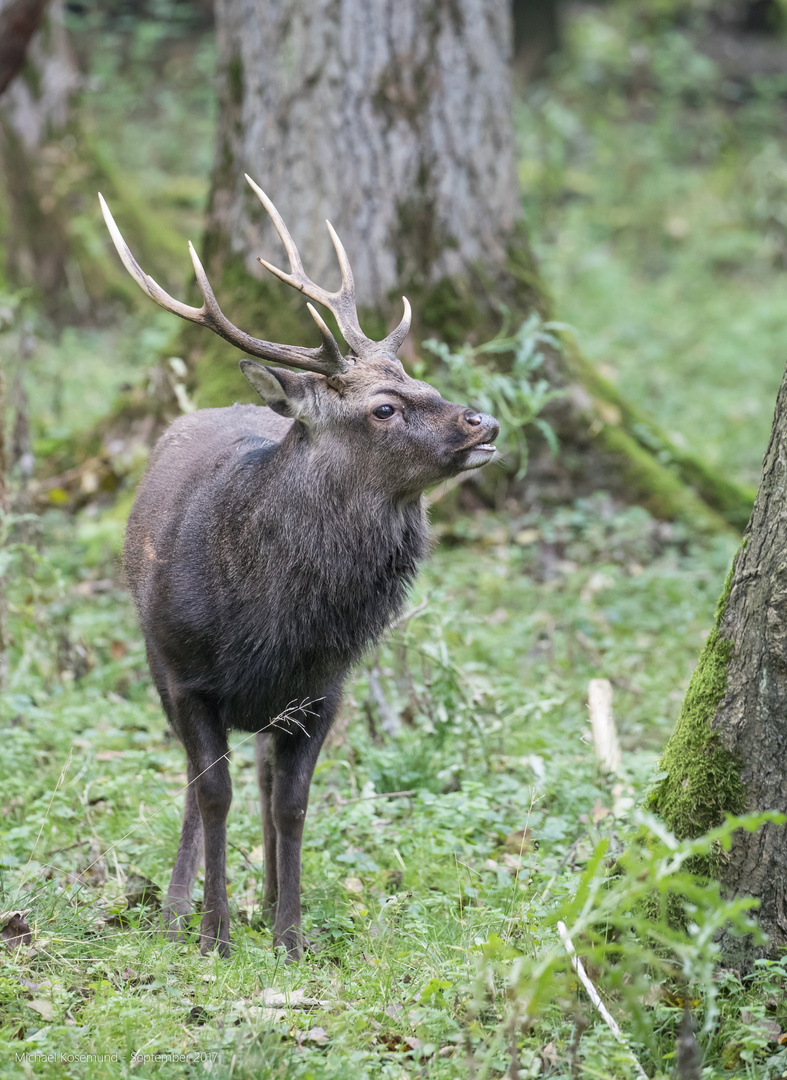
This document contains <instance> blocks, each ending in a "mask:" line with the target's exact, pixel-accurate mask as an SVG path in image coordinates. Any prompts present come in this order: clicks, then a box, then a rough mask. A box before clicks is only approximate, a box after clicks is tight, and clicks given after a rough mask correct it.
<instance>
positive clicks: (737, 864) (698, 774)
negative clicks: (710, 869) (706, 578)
mask: <svg viewBox="0 0 787 1080" xmlns="http://www.w3.org/2000/svg"><path fill="white" fill-rule="evenodd" d="M785 552H787V374H786V375H785V377H784V379H783V381H782V385H781V388H780V390H779V395H778V398H777V400H776V411H775V414H774V419H773V428H772V431H771V438H770V443H769V445H768V449H767V451H766V453H765V458H764V461H763V471H762V481H761V484H760V489H759V492H758V494H757V498H756V500H755V503H754V510H753V511H752V515H751V519H750V521H749V524H748V526H747V528H746V532H745V534H744V540H743V544H742V546H741V548H740V550H739V551H738V554H737V555H736V557H735V561H734V563H733V566H732V569H731V571H730V576H729V578H728V581H727V585H726V587H725V590H724V593H723V594H722V597H721V599H720V601H719V606H718V610H717V616H716V622H715V625H714V627H713V629H712V631H711V633H710V635H709V637H708V640H707V642H706V645H705V648H704V649H703V652H702V655H701V656H700V660H699V663H698V665H697V669H696V671H695V672H694V675H693V677H692V679H691V682H690V684H689V688H688V692H687V694H686V698H685V701H684V703H683V708H682V710H681V713H680V716H679V718H678V723H677V726H676V728H675V732H674V733H673V735H672V738H671V739H670V741H669V743H668V744H667V748H666V750H665V753H664V757H663V760H662V769H663V771H664V772H666V774H667V775H666V777H665V778H664V779H662V780H661V782H660V783H659V784H658V786H657V788H656V789H655V791H654V794H653V802H654V806H655V808H656V810H657V811H658V812H659V813H660V814H661V816H662V817H663V818H664V819H665V820H666V822H667V824H669V825H670V827H671V828H672V829H673V830H674V831H675V832H676V834H677V835H678V836H679V837H687V836H698V835H700V834H701V833H703V832H705V831H706V830H707V829H709V828H712V827H713V826H715V825H718V824H721V823H722V821H723V820H724V815H725V813H731V814H737V813H741V812H743V811H748V810H750V811H765V810H775V811H779V812H782V813H787V769H786V768H785V762H786V761H787V557H785ZM716 870H717V873H718V876H719V878H720V880H721V881H722V883H723V884H724V885H725V887H726V888H727V890H728V891H729V893H730V894H731V895H736V894H738V893H740V894H745V895H749V896H755V897H757V898H758V899H759V900H760V909H759V923H760V926H761V928H762V929H763V930H765V932H766V933H767V934H768V935H769V937H770V951H772V952H776V951H778V949H779V948H782V947H784V946H785V945H787V829H786V828H785V827H784V826H781V825H774V824H766V825H763V826H762V827H761V828H760V829H759V830H758V831H757V832H756V833H748V832H745V831H744V830H739V832H738V833H737V834H736V835H735V838H734V840H733V845H732V850H731V852H730V853H729V856H728V857H726V856H725V857H723V858H721V860H720V862H719V865H718V867H717V868H716ZM725 944H726V945H727V948H728V949H730V948H731V947H732V946H731V944H730V943H725ZM747 952H748V953H750V952H751V949H750V943H749V944H748V945H747V946H746V948H745V949H744V951H743V953H740V952H739V953H738V955H737V957H736V959H737V960H738V962H742V963H745V962H746V957H747Z"/></svg>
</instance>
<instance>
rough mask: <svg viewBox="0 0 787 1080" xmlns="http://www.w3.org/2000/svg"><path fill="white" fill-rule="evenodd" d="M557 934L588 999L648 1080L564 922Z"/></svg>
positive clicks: (637, 1071)
mask: <svg viewBox="0 0 787 1080" xmlns="http://www.w3.org/2000/svg"><path fill="white" fill-rule="evenodd" d="M557 932H558V933H559V934H560V937H561V939H562V941H563V944H564V945H565V947H566V952H567V953H568V955H569V958H570V960H571V966H572V967H573V969H574V971H576V973H577V978H578V979H579V981H580V982H581V983H582V985H583V986H584V987H585V989H586V990H587V993H588V997H589V998H590V1000H591V1001H592V1002H593V1004H594V1005H595V1006H596V1009H597V1010H598V1012H599V1014H600V1016H601V1019H602V1020H603V1021H604V1023H605V1024H606V1025H607V1027H608V1028H609V1030H610V1031H611V1032H612V1034H613V1035H614V1036H615V1038H616V1039H617V1040H618V1042H619V1043H620V1045H621V1046H622V1047H623V1049H624V1050H625V1051H626V1053H627V1054H628V1056H629V1058H630V1059H631V1064H632V1065H633V1066H634V1071H635V1072H636V1074H637V1076H638V1077H640V1080H648V1074H647V1073H646V1072H645V1070H644V1069H643V1068H642V1066H641V1065H640V1063H639V1062H638V1061H637V1059H636V1058H635V1057H634V1052H633V1050H632V1049H631V1047H630V1046H629V1044H628V1039H627V1038H626V1036H625V1035H624V1034H623V1032H622V1031H621V1030H620V1028H619V1027H618V1024H617V1021H616V1020H615V1018H614V1017H613V1016H612V1014H611V1013H610V1011H609V1009H608V1008H607V1007H606V1005H605V1004H604V1002H603V1001H602V1000H601V997H600V995H599V992H598V990H596V988H595V986H594V985H593V983H592V982H591V981H590V977H589V976H588V974H587V972H586V971H585V968H584V967H583V965H582V961H581V960H580V959H579V957H578V956H577V952H576V949H575V948H574V943H573V942H572V940H571V938H570V937H569V936H568V930H567V929H566V924H565V923H564V922H560V921H558V924H557Z"/></svg>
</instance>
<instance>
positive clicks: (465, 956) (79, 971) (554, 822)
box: [0, 497, 787, 1080]
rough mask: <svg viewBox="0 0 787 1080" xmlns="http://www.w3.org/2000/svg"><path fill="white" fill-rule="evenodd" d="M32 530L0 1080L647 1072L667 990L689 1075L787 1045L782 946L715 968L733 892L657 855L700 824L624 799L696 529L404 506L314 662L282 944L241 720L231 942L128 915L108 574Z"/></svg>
mask: <svg viewBox="0 0 787 1080" xmlns="http://www.w3.org/2000/svg"><path fill="white" fill-rule="evenodd" d="M43 527H44V529H45V531H46V536H45V539H46V541H47V549H48V551H49V555H48V556H47V557H42V556H41V555H39V554H38V547H39V544H38V540H39V539H40V537H39V538H37V536H36V532H35V528H36V523H35V522H27V523H23V528H24V529H27V542H26V543H24V544H16V545H15V546H12V547H11V549H10V553H9V557H10V558H11V559H12V560H13V562H14V567H13V568H14V570H15V571H16V573H15V575H14V580H15V582H16V584H15V586H14V587H13V588H12V592H11V629H12V655H11V676H10V682H9V686H8V689H7V692H6V693H5V695H4V697H3V712H4V717H3V723H4V729H5V734H4V743H3V754H2V758H0V787H1V790H2V818H0V828H1V829H2V848H1V849H0V850H2V864H1V867H0V884H1V887H2V894H1V897H0V908H2V909H3V910H4V911H5V912H10V911H11V910H16V909H21V910H22V911H23V912H25V913H26V914H25V919H26V920H27V922H28V924H29V926H30V928H31V940H30V942H29V943H27V944H23V945H22V946H21V947H19V948H16V949H14V950H12V949H10V948H8V947H6V948H5V950H4V952H3V955H2V971H1V972H0V1043H2V1047H1V1048H0V1075H9V1076H11V1075H19V1074H20V1069H23V1070H24V1071H25V1072H26V1073H27V1074H28V1075H37V1076H48V1075H64V1074H65V1075H72V1076H80V1077H84V1076H90V1077H104V1076H107V1077H109V1076H117V1075H124V1076H125V1075H132V1074H133V1075H136V1076H146V1077H147V1076H168V1075H173V1074H177V1075H188V1076H201V1075H209V1076H216V1077H230V1076H232V1077H238V1076H255V1077H268V1076H269V1077H278V1076H282V1077H283V1076H285V1075H286V1076H287V1077H291V1076H293V1077H304V1078H306V1077H314V1078H320V1080H322V1078H327V1077H334V1076H335V1077H342V1078H345V1077H348V1078H355V1077H358V1078H361V1077H370V1078H371V1077H378V1076H385V1077H393V1078H397V1080H399V1078H401V1080H404V1078H406V1077H415V1076H419V1077H421V1076H423V1077H426V1076H428V1077H435V1078H438V1077H439V1078H443V1077H445V1078H448V1077H462V1078H464V1077H479V1078H480V1077H502V1076H504V1075H506V1076H513V1075H518V1076H520V1077H523V1076H538V1075H549V1076H553V1077H564V1078H568V1077H588V1078H589V1077H598V1076H604V1077H620V1078H621V1080H623V1078H628V1077H630V1076H632V1075H635V1072H634V1069H635V1066H634V1064H633V1063H632V1062H633V1058H632V1055H633V1056H634V1058H636V1059H637V1060H638V1061H639V1063H640V1065H641V1067H642V1068H644V1070H645V1072H646V1074H647V1075H649V1076H666V1075H668V1074H669V1073H670V1070H671V1069H672V1065H673V1055H674V1053H675V1046H676V1036H677V1034H678V1030H679V1028H680V1025H681V1022H682V1018H683V1013H684V1006H685V1007H686V1008H687V1009H688V1010H689V1012H690V1013H691V1016H692V1018H693V1024H694V1027H695V1029H696V1032H697V1034H696V1039H697V1040H698V1043H699V1051H700V1052H701V1053H702V1054H703V1055H704V1062H705V1068H704V1071H703V1073H702V1075H703V1076H704V1077H706V1078H707V1077H717V1076H718V1077H721V1076H730V1075H734V1076H740V1077H744V1076H751V1077H754V1076H757V1077H777V1076H781V1075H783V1073H784V1071H785V1070H787V1050H785V1049H783V1048H782V1046H781V1044H780V1042H779V1041H778V1040H780V1039H781V1041H782V1042H784V1041H786V1039H785V1036H783V1035H782V1029H783V1028H787V1009H785V1006H784V1001H785V1000H787V998H786V997H785V994H784V992H783V991H784V984H785V979H787V966H785V965H784V964H782V963H774V964H764V965H761V966H760V967H758V968H757V969H756V971H755V974H754V975H753V976H747V977H743V976H741V975H740V974H738V973H736V972H734V971H724V970H717V969H716V961H717V956H716V953H715V946H714V944H713V934H714V931H715V930H716V929H717V928H718V926H719V925H720V924H721V923H724V922H727V921H729V920H731V921H732V922H733V924H735V925H737V927H738V929H739V931H746V930H747V928H750V927H749V923H748V916H747V912H746V909H747V906H748V905H747V903H745V902H740V901H739V902H736V903H734V904H725V903H723V902H722V901H721V899H720V897H719V896H718V893H717V891H716V889H715V887H714V886H712V885H710V884H708V883H703V882H702V881H698V880H696V879H695V878H693V877H691V876H690V875H688V874H687V873H686V872H685V870H684V863H685V861H686V859H688V858H691V857H693V856H696V855H697V854H702V853H703V852H707V851H709V850H710V849H711V848H713V849H714V850H716V849H718V847H719V845H723V844H724V843H726V842H727V840H728V839H729V833H730V829H731V827H730V826H725V827H723V828H722V829H721V830H720V831H719V832H717V834H715V835H713V836H710V837H707V838H702V839H700V840H699V841H687V842H685V843H678V842H677V841H675V840H674V839H673V838H672V837H671V836H670V834H669V833H667V832H666V831H665V830H664V829H663V827H662V826H659V825H658V824H657V823H656V822H655V821H654V820H652V819H649V818H648V817H647V816H646V815H644V814H643V811H642V810H641V809H640V807H641V806H642V805H643V803H644V796H645V794H646V792H647V789H648V787H649V785H650V784H651V783H652V780H653V777H654V774H655V769H656V767H657V761H658V754H659V751H660V748H661V746H662V745H663V741H664V738H665V736H666V734H667V732H668V731H669V728H670V727H671V723H672V718H673V716H674V714H675V712H676V711H677V705H678V702H679V698H680V694H681V692H682V688H683V687H684V686H685V684H686V682H687V679H688V676H689V674H690V671H691V668H692V665H693V662H694V655H695V652H696V642H697V640H698V638H699V637H700V635H701V632H702V628H704V627H706V626H707V625H708V624H709V623H710V620H711V616H712V611H713V606H714V603H715V597H716V595H717V594H718V592H719V587H720V582H721V581H722V580H723V576H724V570H725V567H726V564H727V562H728V560H729V558H730V556H731V550H730V545H729V543H728V542H727V541H726V540H725V541H718V542H716V543H715V544H710V545H708V544H707V543H705V544H704V545H703V546H698V545H696V544H693V543H692V542H691V541H690V538H689V537H688V536H687V535H686V534H685V533H683V532H682V531H681V530H680V529H679V528H678V527H676V526H665V525H663V524H657V523H656V522H654V521H653V520H652V519H650V518H649V517H648V516H647V514H645V513H644V511H642V510H639V509H628V510H624V511H621V510H619V509H616V508H615V507H614V506H613V505H612V504H610V503H609V501H608V500H606V499H604V498H603V497H599V498H596V499H593V500H589V501H585V502H581V503H577V504H575V505H574V506H573V507H571V508H567V509H564V510H560V511H556V512H554V513H552V514H549V515H546V514H543V513H542V514H540V515H538V516H536V515H535V514H533V515H529V516H528V515H523V516H520V517H518V518H517V517H514V518H513V519H502V518H498V519H495V518H489V517H483V518H465V519H461V520H460V522H459V523H453V524H445V523H444V524H442V525H440V524H438V526H437V532H438V533H439V534H440V536H441V540H442V543H441V545H440V547H439V548H438V550H437V553H436V554H435V556H434V558H433V560H432V563H431V565H430V566H429V567H428V569H427V571H426V573H425V575H424V576H423V578H422V580H421V583H420V585H419V588H418V592H417V595H415V596H414V597H413V601H412V607H411V609H410V614H409V617H408V618H406V619H405V620H404V621H402V622H401V623H400V624H399V625H398V626H397V627H396V628H395V630H394V632H393V634H392V636H391V638H390V640H389V642H388V643H387V644H386V645H385V646H384V648H383V649H381V650H380V652H379V653H378V654H376V655H374V656H371V657H369V658H368V661H367V663H366V664H365V666H364V667H363V668H362V669H361V670H360V671H359V672H358V673H357V676H356V677H355V678H354V680H353V681H352V683H351V684H350V686H349V687H348V691H347V694H346V698H345V704H344V707H343V710H342V713H341V715H340V717H339V719H338V721H337V724H336V728H335V731H334V734H333V735H332V737H331V739H330V741H329V744H328V745H327V746H326V749H325V751H324V753H323V756H322V758H321V761H320V764H319V766H318V769H317V774H316V776H315V781H314V785H313V789H312V802H311V808H310V811H309V818H308V824H307V834H306V840H305V845H304V895H303V900H304V913H305V930H306V935H307V938H308V940H309V945H310V947H309V951H308V954H307V957H306V958H305V960H304V961H303V962H302V963H301V964H299V965H296V966H292V967H285V966H284V965H283V963H282V958H281V957H280V956H277V955H275V954H274V952H273V950H272V948H271V939H270V934H269V932H268V930H267V928H266V927H265V926H264V925H263V924H262V922H261V920H260V915H259V905H260V899H261V885H262V872H263V870H262V865H261V830H260V824H259V813H258V805H257V795H256V789H255V778H254V765H253V753H252V740H249V739H248V738H247V737H246V736H244V735H242V734H236V736H235V737H234V739H233V743H234V744H235V750H234V752H233V766H232V773H233V784H234V800H233V807H232V811H231V816H230V824H229V840H230V849H229V865H228V876H229V879H230V903H231V908H232V934H233V942H234V949H233V954H232V958H231V959H230V960H229V961H228V962H223V961H220V960H218V959H217V958H215V957H213V956H209V957H201V956H200V955H199V953H198V951H197V948H196V945H195V943H194V942H190V943H187V944H183V945H180V944H173V943H170V942H166V941H164V940H163V939H162V937H161V935H160V933H159V930H158V924H157V903H158V898H159V897H160V895H161V891H162V890H164V889H166V885H167V879H168V873H169V870H170V868H171V864H172V861H173V858H174V853H175V849H176V846H177V837H178V831H179V820H180V812H181V804H182V798H183V796H182V788H183V786H184V784H185V782H186V780H185V770H184V761H183V756H182V751H181V750H180V747H179V746H178V745H177V743H176V742H174V741H173V740H172V739H171V738H170V737H169V736H168V735H167V733H166V730H165V724H164V719H163V716H162V713H161V709H160V706H159V704H158V702H157V701H156V700H155V697H154V695H153V692H152V689H151V686H150V682H149V679H148V676H147V674H146V671H145V664H144V655H143V648H142V644H141V639H140V636H139V633H138V630H137V629H136V626H135V622H134V618H133V615H132V611H131V607H130V603H129V601H128V599H127V598H126V596H125V594H124V593H123V592H122V591H121V590H120V589H119V587H118V585H117V582H116V580H115V573H114V564H113V561H112V555H111V551H112V547H113V545H114V546H116V544H117V539H118V531H119V528H120V526H119V525H118V524H117V523H116V522H115V521H114V520H113V519H111V518H106V519H102V518H101V517H100V516H98V515H94V516H90V515H84V514H83V516H82V518H81V519H78V520H77V522H76V523H75V522H74V519H70V518H66V517H65V516H61V515H60V514H59V513H58V512H52V513H51V514H50V516H49V517H48V518H47V519H46V521H45V522H44V526H43ZM656 656H657V657H658V662H657V663H655V662H654V657H656ZM591 677H609V678H610V679H611V680H612V682H613V686H614V690H615V710H616V716H617V721H618V726H619V730H620V737H621V742H622V747H623V760H622V765H621V767H620V769H619V770H618V772H617V773H616V774H615V775H605V774H604V773H602V771H601V770H600V768H599V766H598V764H597V762H596V760H595V757H594V754H593V750H592V745H591V742H590V739H589V732H588V723H587V714H586V705H585V700H586V689H587V682H588V679H589V678H591ZM199 893H200V884H199V883H198V885H197V889H196V899H197V902H198V901H199ZM668 900H669V902H668ZM676 904H677V905H678V908H677V910H679V911H680V912H681V913H682V929H676V928H675V925H674V920H673V922H669V921H667V919H666V913H667V911H668V909H669V910H670V911H671V912H673V914H674V911H675V910H676V908H675V905H676ZM662 910H663V912H664V917H662V914H661V912H662ZM558 922H560V923H561V924H564V927H565V931H564V932H565V933H566V934H567V935H568V937H569V938H570V939H571V941H572V942H573V945H574V947H575V948H576V950H577V952H578V953H579V955H580V956H581V957H582V958H583V959H584V963H585V966H586V967H587V969H588V971H589V974H590V977H591V978H592V980H593V982H594V983H595V985H596V986H597V987H598V990H599V992H600V994H601V996H602V999H603V1001H604V1002H605V1003H606V1005H607V1007H608V1008H609V1009H610V1010H611V1013H612V1014H613V1017H614V1018H615V1019H616V1020H617V1022H618V1023H619V1024H620V1027H621V1029H622V1032H623V1039H624V1043H621V1042H619V1041H618V1040H617V1039H616V1038H615V1036H614V1035H613V1033H612V1032H611V1030H610V1028H609V1027H608V1026H607V1024H606V1023H605V1022H604V1021H603V1020H601V1019H600V1018H599V1016H598V1014H597V1013H596V1012H595V1010H594V1008H593V1006H592V1005H591V1003H590V1001H589V999H588V997H587V995H586V992H585V990H584V989H583V988H582V985H581V983H580V982H579V981H578V979H577V976H576V974H575V972H574V971H573V969H572V967H571V964H570V962H569V958H568V955H567V952H566V948H565V945H564V943H563V940H562V938H561V936H560V933H559V931H558ZM63 1055H65V1056H63ZM50 1058H51V1060H50ZM102 1058H103V1060H102ZM731 1070H732V1071H731Z"/></svg>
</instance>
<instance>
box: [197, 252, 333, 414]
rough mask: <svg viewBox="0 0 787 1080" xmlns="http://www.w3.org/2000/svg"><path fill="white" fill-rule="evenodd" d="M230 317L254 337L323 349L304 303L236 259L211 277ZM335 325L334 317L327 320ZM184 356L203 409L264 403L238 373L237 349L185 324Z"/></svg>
mask: <svg viewBox="0 0 787 1080" xmlns="http://www.w3.org/2000/svg"><path fill="white" fill-rule="evenodd" d="M211 280H212V282H213V285H214V289H215V292H216V295H217V297H218V299H219V303H220V304H221V306H222V310H223V311H224V312H225V314H226V315H227V317H228V318H229V319H231V320H232V321H233V322H234V323H235V325H236V326H240V327H241V328H242V329H243V330H245V331H247V333H249V334H253V335H254V337H259V338H263V339H264V340H265V341H276V342H285V343H287V344H291V345H318V344H319V336H318V334H317V330H316V328H315V326H314V322H313V321H312V319H311V317H310V316H309V314H308V312H307V310H306V305H305V304H304V302H303V298H302V297H301V296H300V295H298V294H296V293H295V292H294V291H293V290H292V289H288V288H287V286H286V285H280V284H278V283H277V282H275V281H273V280H270V281H265V280H262V281H260V280H259V279H258V278H256V277H254V276H252V275H251V274H250V273H249V271H248V270H247V269H246V267H245V266H244V264H243V260H242V259H239V258H238V257H237V256H235V257H233V258H229V259H227V260H225V261H224V263H223V264H222V266H221V270H220V273H217V274H213V275H212V278H211ZM328 321H329V322H330V321H331V320H330V318H328ZM179 351H180V354H181V355H183V356H187V357H188V358H189V362H190V363H189V367H190V369H191V371H192V378H191V380H190V387H189V388H190V390H191V391H192V392H193V394H194V400H195V402H196V404H197V405H198V407H199V408H208V407H211V406H220V405H229V404H231V403H232V402H234V401H243V402H254V403H259V397H258V395H257V394H255V393H254V391H253V390H252V389H251V387H250V386H249V384H248V383H247V382H246V380H245V379H244V378H243V376H242V375H241V373H240V371H239V370H238V360H239V359H240V356H241V354H240V353H239V352H238V350H237V349H236V348H234V347H233V346H232V345H230V344H229V343H228V342H226V341H224V340H223V339H222V338H220V337H217V336H215V335H214V334H210V333H207V332H206V331H205V330H204V329H203V328H202V327H199V326H192V325H188V324H186V325H185V326H184V327H183V330H182V334H181V339H180V342H179Z"/></svg>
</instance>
